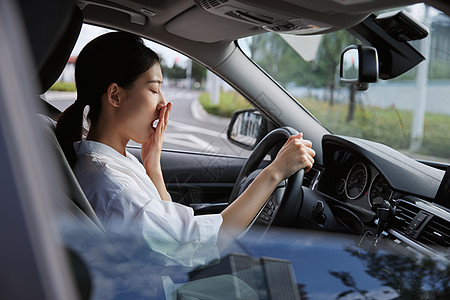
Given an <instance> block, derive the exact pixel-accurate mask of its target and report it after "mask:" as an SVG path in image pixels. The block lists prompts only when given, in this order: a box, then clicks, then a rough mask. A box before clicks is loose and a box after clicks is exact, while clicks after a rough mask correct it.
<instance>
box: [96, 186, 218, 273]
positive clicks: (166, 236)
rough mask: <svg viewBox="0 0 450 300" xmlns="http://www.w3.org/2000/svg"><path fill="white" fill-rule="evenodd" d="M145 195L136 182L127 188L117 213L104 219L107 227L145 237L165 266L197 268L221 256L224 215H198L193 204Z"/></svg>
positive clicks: (120, 195) (116, 205)
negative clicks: (219, 241)
mask: <svg viewBox="0 0 450 300" xmlns="http://www.w3.org/2000/svg"><path fill="white" fill-rule="evenodd" d="M145 196H146V195H145V194H143V193H141V192H140V190H139V189H136V188H135V187H134V186H133V184H130V185H127V186H126V187H123V188H122V190H121V192H120V193H118V194H117V196H116V198H115V199H114V200H113V201H112V203H113V204H112V205H113V206H114V208H113V209H114V210H115V211H116V213H114V214H113V215H112V218H111V219H109V220H103V222H104V224H105V225H106V229H107V230H110V231H112V232H114V233H117V234H121V235H123V234H127V235H130V236H133V237H135V238H143V239H144V240H145V241H146V243H147V244H148V246H149V248H150V249H151V251H154V252H157V253H159V254H161V256H160V258H161V260H162V261H161V262H160V263H162V264H164V265H182V266H187V267H197V266H204V265H207V264H208V263H210V262H211V261H214V260H217V259H219V258H220V253H219V250H218V248H217V237H218V233H219V229H220V226H221V224H222V216H221V215H220V214H211V215H201V216H194V212H193V210H192V208H190V207H187V206H184V205H181V204H178V203H174V202H168V201H161V200H159V199H148V198H146V197H145ZM147 196H148V195H147ZM143 199H146V200H145V201H146V202H145V203H143ZM118 211H120V212H121V213H120V214H117V212H118ZM122 216H123V217H122ZM124 230H125V231H126V232H124Z"/></svg>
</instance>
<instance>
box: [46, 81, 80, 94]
mask: <svg viewBox="0 0 450 300" xmlns="http://www.w3.org/2000/svg"><path fill="white" fill-rule="evenodd" d="M50 90H51V91H63V92H76V91H77V88H76V86H75V83H74V82H62V81H57V82H55V84H53V85H52V86H51V88H50Z"/></svg>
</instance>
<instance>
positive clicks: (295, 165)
mask: <svg viewBox="0 0 450 300" xmlns="http://www.w3.org/2000/svg"><path fill="white" fill-rule="evenodd" d="M311 146H312V143H311V141H310V140H304V139H303V133H299V134H296V135H292V136H290V137H289V139H288V140H287V141H286V143H285V144H284V145H283V147H282V148H281V149H280V151H279V152H278V154H277V157H276V158H275V160H274V161H273V162H272V164H271V165H272V166H273V171H274V172H278V173H279V176H280V178H281V180H283V179H286V178H289V177H290V176H291V175H292V174H294V173H295V172H297V171H298V170H300V169H303V168H304V169H305V171H306V172H308V171H309V170H310V169H311V168H312V166H313V164H314V156H315V155H316V152H315V151H314V150H313V149H312V148H311Z"/></svg>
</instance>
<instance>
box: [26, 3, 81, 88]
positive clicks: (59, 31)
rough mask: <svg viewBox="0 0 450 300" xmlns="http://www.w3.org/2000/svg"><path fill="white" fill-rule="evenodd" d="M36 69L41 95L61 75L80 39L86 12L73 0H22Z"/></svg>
mask: <svg viewBox="0 0 450 300" xmlns="http://www.w3.org/2000/svg"><path fill="white" fill-rule="evenodd" d="M19 3H20V7H21V9H22V14H23V17H24V21H25V25H26V29H27V32H28V36H29V41H30V46H31V49H32V52H33V53H32V54H33V57H34V61H35V65H36V68H37V74H36V75H37V76H38V82H40V83H41V86H40V91H37V92H38V93H39V94H42V93H44V92H46V91H47V90H48V89H49V88H50V87H51V86H52V85H53V83H55V81H56V80H57V79H58V77H59V76H60V75H61V73H62V71H63V70H64V67H65V66H66V63H67V60H68V59H69V57H70V53H71V52H72V49H73V47H74V45H75V43H76V41H77V39H78V35H79V34H80V31H81V26H82V24H83V15H82V13H81V10H80V9H79V7H78V6H76V5H75V4H74V2H72V1H60V0H43V1H34V0H21V1H19Z"/></svg>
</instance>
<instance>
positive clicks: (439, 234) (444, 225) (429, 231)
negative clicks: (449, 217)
mask: <svg viewBox="0 0 450 300" xmlns="http://www.w3.org/2000/svg"><path fill="white" fill-rule="evenodd" d="M417 240H418V241H419V242H421V243H424V244H427V245H430V246H434V247H436V248H438V249H441V250H444V251H447V250H448V248H449V247H450V222H448V221H445V220H444V219H441V218H439V217H436V216H433V217H432V218H431V219H430V221H428V223H427V224H426V225H425V227H424V229H423V230H422V232H421V233H420V235H419V237H418V238H417Z"/></svg>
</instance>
